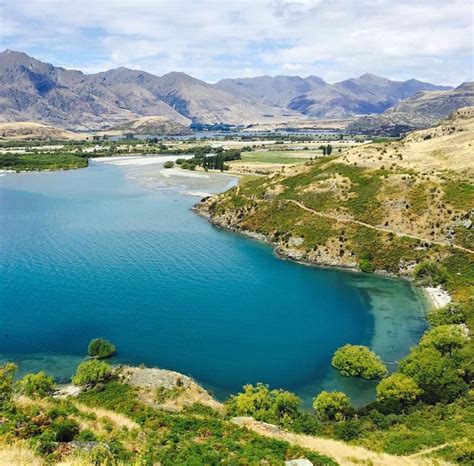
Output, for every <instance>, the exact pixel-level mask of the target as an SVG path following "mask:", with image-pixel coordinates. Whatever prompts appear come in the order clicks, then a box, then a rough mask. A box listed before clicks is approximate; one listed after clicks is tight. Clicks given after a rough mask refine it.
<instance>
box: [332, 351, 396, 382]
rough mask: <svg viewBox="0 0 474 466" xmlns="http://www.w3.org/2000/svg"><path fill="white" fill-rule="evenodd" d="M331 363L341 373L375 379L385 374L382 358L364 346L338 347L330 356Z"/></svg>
mask: <svg viewBox="0 0 474 466" xmlns="http://www.w3.org/2000/svg"><path fill="white" fill-rule="evenodd" d="M332 365H333V366H334V367H335V368H336V369H338V370H340V371H341V374H342V375H345V376H353V377H363V378H364V379H376V378H378V377H384V376H385V375H387V372H388V371H387V368H386V367H385V364H384V363H383V362H382V360H381V359H380V358H379V357H378V356H377V355H376V354H375V353H374V352H373V351H371V350H370V349H369V348H367V347H366V346H359V345H345V346H343V347H342V348H339V349H338V350H337V351H336V352H335V353H334V356H333V358H332Z"/></svg>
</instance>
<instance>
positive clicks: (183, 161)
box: [175, 159, 186, 165]
mask: <svg viewBox="0 0 474 466" xmlns="http://www.w3.org/2000/svg"><path fill="white" fill-rule="evenodd" d="M185 162H186V159H176V162H175V163H176V165H182V164H183V163H185Z"/></svg>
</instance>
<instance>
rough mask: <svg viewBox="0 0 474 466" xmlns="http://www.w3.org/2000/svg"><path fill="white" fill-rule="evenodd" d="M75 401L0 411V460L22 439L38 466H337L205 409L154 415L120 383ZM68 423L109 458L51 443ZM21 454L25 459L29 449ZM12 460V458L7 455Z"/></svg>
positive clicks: (25, 402)
mask: <svg viewBox="0 0 474 466" xmlns="http://www.w3.org/2000/svg"><path fill="white" fill-rule="evenodd" d="M78 401H79V402H77V401H75V400H73V401H71V400H58V399H52V398H48V399H41V400H30V399H25V398H20V399H18V400H17V401H16V403H15V406H14V407H10V408H9V409H0V419H1V420H2V423H1V425H0V459H1V458H2V455H3V453H2V450H3V448H2V447H1V445H2V444H3V445H8V444H10V445H11V444H12V443H13V444H15V442H18V440H20V439H23V440H25V441H26V445H27V446H28V447H30V448H31V449H33V450H35V451H36V452H38V453H39V456H38V464H43V461H44V462H45V463H44V464H46V463H49V464H51V463H57V462H60V461H62V460H64V459H67V458H71V454H72V456H73V457H75V456H77V455H78V454H79V456H81V457H82V458H83V461H84V463H81V464H110V465H112V464H137V465H138V464H140V465H152V464H157V462H159V464H163V465H173V466H174V465H179V464H183V465H184V464H186V465H201V464H209V465H214V464H215V465H217V464H229V465H230V464H235V465H238V464H241V465H249V464H260V462H261V461H262V460H266V461H267V463H265V464H272V465H273V464H274V465H282V464H283V463H284V461H285V460H287V459H292V458H301V457H306V458H308V459H310V460H311V461H312V462H313V464H315V465H335V464H336V463H335V462H334V461H332V460H331V459H330V458H328V457H326V456H323V455H319V454H317V453H315V452H312V451H309V450H305V449H304V448H300V447H297V446H291V445H290V444H289V443H287V442H283V441H278V440H273V439H267V438H264V437H261V436H259V435H257V434H255V433H252V432H250V431H247V430H245V429H242V428H239V427H237V426H236V425H235V424H233V423H232V422H230V421H229V420H226V419H225V418H223V416H222V415H221V414H219V413H218V412H217V411H214V410H212V409H210V408H206V407H204V406H202V405H195V406H193V407H191V408H187V410H185V411H182V412H179V413H173V412H167V411H164V410H161V409H156V408H154V407H152V406H149V405H147V404H144V403H143V402H142V401H141V400H140V398H139V395H138V391H137V390H136V389H134V388H132V387H130V386H128V385H126V384H123V383H119V382H117V381H112V382H109V383H108V384H106V385H105V386H104V387H103V388H102V389H101V390H93V391H89V392H86V393H83V394H82V395H81V396H80V397H79V400H78ZM68 422H74V423H75V424H76V425H78V426H80V427H79V432H76V433H75V435H74V440H75V441H93V442H98V443H99V444H101V445H107V446H106V448H105V452H104V451H102V453H101V452H100V451H97V450H94V451H93V452H92V453H90V454H87V453H85V452H81V451H80V450H76V451H75V452H74V451H71V448H70V447H68V443H67V442H63V443H58V442H57V441H56V440H54V432H57V430H58V426H59V425H64V424H65V423H68ZM24 446H25V444H23V447H24ZM98 449H99V450H100V447H99V448H98ZM17 453H18V454H20V453H22V454H23V455H24V456H26V455H27V451H26V453H25V449H24V448H23V449H22V451H18V452H17ZM7 454H9V455H11V454H13V453H12V452H11V449H10V448H9V447H6V448H5V455H7ZM6 457H8V456H6ZM93 458H95V460H96V461H97V463H93V462H92V461H91V459H93ZM107 458H108V459H109V461H110V462H106V459H107Z"/></svg>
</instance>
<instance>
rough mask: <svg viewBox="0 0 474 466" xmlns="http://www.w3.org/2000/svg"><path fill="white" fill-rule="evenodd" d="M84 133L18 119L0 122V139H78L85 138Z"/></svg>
mask: <svg viewBox="0 0 474 466" xmlns="http://www.w3.org/2000/svg"><path fill="white" fill-rule="evenodd" d="M85 138H86V135H83V134H78V133H73V132H71V131H66V130H64V129H61V128H55V127H54V126H49V125H42V124H41V123H34V122H31V121H20V122H18V123H13V122H12V123H2V122H0V141H1V140H7V141H8V140H21V139H25V140H26V139H27V140H37V141H47V140H61V141H64V140H78V139H85Z"/></svg>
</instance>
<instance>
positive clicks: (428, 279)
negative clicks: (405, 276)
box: [413, 261, 448, 286]
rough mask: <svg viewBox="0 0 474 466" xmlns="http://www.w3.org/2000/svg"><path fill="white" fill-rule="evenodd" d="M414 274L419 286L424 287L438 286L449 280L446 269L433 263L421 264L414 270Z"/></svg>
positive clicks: (425, 262) (424, 262)
mask: <svg viewBox="0 0 474 466" xmlns="http://www.w3.org/2000/svg"><path fill="white" fill-rule="evenodd" d="M413 274H414V276H415V278H416V280H417V282H418V284H420V285H422V286H438V285H442V284H443V283H446V281H447V280H448V272H447V271H446V269H445V268H444V267H443V266H442V265H440V264H437V263H436V262H433V261H423V262H420V263H419V264H418V265H417V266H416V267H415V269H414V270H413Z"/></svg>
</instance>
